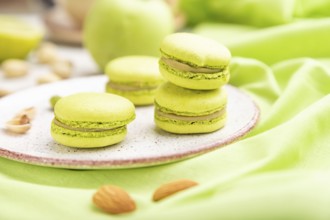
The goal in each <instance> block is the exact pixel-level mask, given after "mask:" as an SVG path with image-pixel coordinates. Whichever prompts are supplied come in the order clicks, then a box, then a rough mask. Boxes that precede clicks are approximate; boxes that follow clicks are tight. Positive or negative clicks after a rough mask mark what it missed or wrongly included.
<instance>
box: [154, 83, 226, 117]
mask: <svg viewBox="0 0 330 220" xmlns="http://www.w3.org/2000/svg"><path fill="white" fill-rule="evenodd" d="M155 103H156V104H158V105H159V106H160V107H162V108H165V109H167V110H169V111H172V112H168V113H174V114H178V115H187V116H197V115H207V114H210V113H213V112H215V111H218V110H221V109H223V108H224V107H225V105H226V103H227V93H226V91H225V90H224V89H221V88H220V89H214V90H191V89H185V88H182V87H179V86H176V85H174V84H172V83H170V82H166V83H164V84H162V85H161V86H160V88H159V89H158V91H157V93H156V95H155ZM162 111H164V110H162Z"/></svg>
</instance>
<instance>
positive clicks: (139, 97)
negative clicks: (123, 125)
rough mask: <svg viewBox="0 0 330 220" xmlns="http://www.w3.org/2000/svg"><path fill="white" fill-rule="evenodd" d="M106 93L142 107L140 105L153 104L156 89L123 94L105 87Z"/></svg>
mask: <svg viewBox="0 0 330 220" xmlns="http://www.w3.org/2000/svg"><path fill="white" fill-rule="evenodd" d="M106 91H107V92H109V93H113V94H116V95H120V96H123V97H125V98H127V99H129V100H130V101H131V102H132V103H133V104H134V105H138V106H142V105H152V104H153V103H154V99H155V94H156V91H157V89H153V90H140V91H129V92H124V91H119V90H115V89H113V88H110V87H109V86H107V87H106Z"/></svg>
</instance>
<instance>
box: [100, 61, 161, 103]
mask: <svg viewBox="0 0 330 220" xmlns="http://www.w3.org/2000/svg"><path fill="white" fill-rule="evenodd" d="M105 72H106V74H107V76H108V77H109V79H110V80H109V82H108V83H107V85H106V91H107V92H109V93H114V94H118V95H121V96H123V97H125V98H127V99H129V100H130V101H132V102H133V103H134V104H135V105H150V104H153V102H154V96H155V93H156V90H157V88H158V86H159V85H160V84H161V83H162V82H163V81H164V79H163V77H162V75H161V74H160V73H159V69H158V58H156V57H150V56H125V57H120V58H117V59H114V60H112V61H110V62H109V63H108V64H107V66H106V70H105Z"/></svg>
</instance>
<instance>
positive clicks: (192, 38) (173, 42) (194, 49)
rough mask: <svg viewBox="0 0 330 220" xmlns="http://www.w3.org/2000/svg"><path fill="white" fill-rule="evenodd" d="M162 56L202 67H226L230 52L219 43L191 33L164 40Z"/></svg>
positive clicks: (161, 48) (171, 35) (171, 36)
mask: <svg viewBox="0 0 330 220" xmlns="http://www.w3.org/2000/svg"><path fill="white" fill-rule="evenodd" d="M160 50H161V52H162V55H163V56H165V57H168V58H173V59H175V60H179V61H184V62H185V63H191V64H193V65H197V66H200V67H220V68H222V67H226V66H227V65H228V64H229V61H230V59H231V53H230V51H229V50H228V49H227V48H226V47H225V46H223V45H221V44H220V43H218V42H217V41H214V40H211V39H209V38H205V37H202V36H199V35H196V34H190V33H174V34H170V35H168V36H167V37H165V38H164V40H163V41H162V43H161V46H160Z"/></svg>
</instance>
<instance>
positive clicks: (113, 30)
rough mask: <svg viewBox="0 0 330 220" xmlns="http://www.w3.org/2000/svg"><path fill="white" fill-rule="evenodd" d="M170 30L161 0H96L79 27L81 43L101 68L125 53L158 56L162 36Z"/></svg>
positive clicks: (168, 13)
mask: <svg viewBox="0 0 330 220" xmlns="http://www.w3.org/2000/svg"><path fill="white" fill-rule="evenodd" d="M173 31H174V22H173V17H172V13H171V10H170V8H169V6H168V5H167V4H166V3H165V2H164V1H162V0H96V1H95V3H94V4H93V6H92V8H91V9H90V11H89V13H88V15H87V17H86V20H85V24H84V28H83V42H84V46H85V47H86V48H87V50H88V51H89V52H90V53H91V55H92V57H93V58H94V60H95V61H96V63H97V64H98V65H99V67H100V68H101V70H104V67H105V65H106V64H107V63H108V62H109V61H110V60H112V59H114V58H116V57H120V56H125V55H150V56H158V55H159V46H160V43H161V41H162V39H163V38H164V37H165V36H166V35H168V34H170V33H172V32H173Z"/></svg>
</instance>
